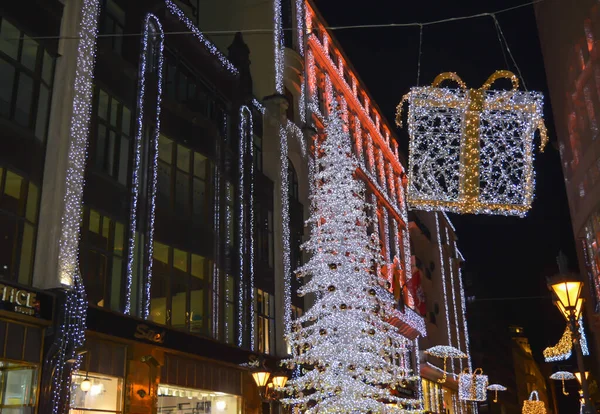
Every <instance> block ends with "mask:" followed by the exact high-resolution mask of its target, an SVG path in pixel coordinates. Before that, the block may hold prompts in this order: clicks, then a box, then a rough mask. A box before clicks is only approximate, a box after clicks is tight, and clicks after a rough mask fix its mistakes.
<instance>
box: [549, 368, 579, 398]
mask: <svg viewBox="0 0 600 414" xmlns="http://www.w3.org/2000/svg"><path fill="white" fill-rule="evenodd" d="M550 379H553V380H557V381H558V380H560V381H561V382H562V392H563V394H564V395H569V393H568V392H567V390H566V389H565V380H567V381H568V380H574V379H575V375H573V374H572V373H571V372H569V371H557V372H555V373H554V374H552V375H550Z"/></svg>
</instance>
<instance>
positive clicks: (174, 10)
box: [165, 0, 239, 75]
mask: <svg viewBox="0 0 600 414" xmlns="http://www.w3.org/2000/svg"><path fill="white" fill-rule="evenodd" d="M165 3H166V5H167V9H168V10H169V12H170V13H171V14H173V15H174V16H175V17H177V18H178V19H179V20H180V21H181V22H182V23H183V24H184V25H185V26H186V28H187V29H188V31H190V32H192V33H193V34H194V36H196V38H197V39H198V40H199V41H200V42H201V43H202V44H203V46H204V47H205V48H206V49H207V50H208V51H209V52H210V54H212V55H213V56H215V57H216V58H217V59H218V60H219V62H221V65H223V67H224V68H225V69H227V70H228V71H229V72H231V73H233V74H236V75H237V74H238V73H239V71H238V69H237V68H236V67H235V66H234V65H233V64H232V63H231V62H230V61H229V59H227V57H226V56H225V55H224V54H223V53H221V51H220V50H219V48H217V47H216V46H215V45H214V44H213V43H212V42H211V41H210V40H208V39H207V38H206V37H205V36H204V33H202V32H201V31H200V30H199V29H198V27H197V26H196V25H195V24H194V23H193V22H192V21H191V20H190V19H189V18H188V17H187V16H186V15H185V12H184V11H183V10H181V9H180V8H179V7H178V6H177V5H176V4H175V2H173V0H165Z"/></svg>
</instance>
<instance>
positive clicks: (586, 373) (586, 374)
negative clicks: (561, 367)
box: [574, 371, 590, 385]
mask: <svg viewBox="0 0 600 414" xmlns="http://www.w3.org/2000/svg"><path fill="white" fill-rule="evenodd" d="M574 375H575V378H577V381H579V385H581V372H574ZM589 376H590V372H589V371H585V379H588V377H589Z"/></svg>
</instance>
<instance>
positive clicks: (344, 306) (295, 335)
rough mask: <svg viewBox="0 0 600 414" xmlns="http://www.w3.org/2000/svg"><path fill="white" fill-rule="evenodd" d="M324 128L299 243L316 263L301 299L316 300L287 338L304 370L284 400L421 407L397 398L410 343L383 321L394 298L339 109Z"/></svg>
mask: <svg viewBox="0 0 600 414" xmlns="http://www.w3.org/2000/svg"><path fill="white" fill-rule="evenodd" d="M325 124H326V128H325V135H326V138H325V140H324V141H323V142H320V143H319V144H318V148H317V149H316V157H317V160H316V168H315V177H314V179H315V185H314V190H313V194H312V195H311V197H312V198H313V205H314V211H313V212H312V215H311V217H310V219H309V220H308V222H309V224H311V228H312V232H311V238H310V240H309V241H308V242H306V243H305V244H304V245H303V246H302V247H303V249H304V250H305V251H307V252H308V253H310V255H311V259H310V260H309V261H308V262H307V263H306V264H305V265H304V266H301V267H300V268H299V269H298V276H299V277H304V278H305V279H307V281H306V283H305V284H304V286H303V287H301V288H300V289H299V292H298V293H299V295H301V296H303V295H305V294H313V295H315V297H316V300H315V303H314V305H313V306H312V307H311V308H310V309H309V310H308V311H307V312H306V313H305V314H304V315H303V316H301V317H299V318H298V319H296V320H295V321H294V323H293V326H292V332H291V333H290V335H289V336H288V341H289V343H290V345H291V347H292V352H293V355H292V358H291V359H290V360H288V361H286V364H287V366H288V367H289V368H295V367H296V368H297V367H298V366H300V367H301V370H300V375H299V376H297V377H296V378H294V379H292V380H290V381H289V382H288V385H287V386H286V392H287V393H288V394H290V398H287V399H284V403H285V404H289V405H293V406H295V407H297V408H298V409H299V410H300V411H301V412H303V413H307V414H310V413H319V414H322V413H353V414H354V413H356V414H357V413H362V414H364V413H369V412H370V413H373V414H375V413H388V412H389V413H391V412H409V411H406V410H405V409H403V408H402V406H401V405H396V404H397V403H401V404H403V405H408V406H411V405H412V406H416V405H418V403H419V402H418V401H417V400H409V399H403V398H397V397H395V396H393V395H392V394H393V391H392V389H393V388H395V387H397V386H399V385H400V384H401V383H402V382H403V381H405V380H406V379H407V378H408V376H409V375H410V369H409V366H408V363H407V359H408V358H407V356H408V355H407V353H408V341H407V340H406V339H405V338H404V337H402V336H401V335H400V334H399V333H398V332H397V330H396V328H395V327H394V326H392V325H390V324H388V323H387V322H385V321H384V318H385V313H386V309H390V308H391V307H392V303H391V296H383V292H384V291H385V289H383V288H381V287H380V284H379V280H378V276H377V274H378V273H377V272H376V268H377V266H378V265H379V261H380V255H379V246H378V244H377V243H376V242H375V238H374V237H373V238H371V237H369V235H368V232H367V226H368V224H369V219H368V217H367V213H366V210H367V209H368V208H370V206H368V205H367V204H366V202H365V188H364V184H363V183H362V182H361V181H359V180H356V179H354V178H353V173H354V172H355V171H356V168H357V161H356V159H355V158H354V157H353V156H352V154H351V151H350V149H351V143H350V136H349V134H348V131H347V128H346V127H345V125H344V123H343V121H342V119H341V117H340V114H339V112H338V110H337V107H336V105H335V104H334V106H333V107H332V108H331V110H330V113H329V116H328V118H327V120H326V122H325ZM384 298H385V299H384ZM388 298H389V299H388Z"/></svg>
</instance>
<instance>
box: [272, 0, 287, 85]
mask: <svg viewBox="0 0 600 414" xmlns="http://www.w3.org/2000/svg"><path fill="white" fill-rule="evenodd" d="M281 19H282V17H281V0H273V23H274V29H275V30H273V55H274V61H275V90H276V91H277V93H280V94H282V93H283V73H284V70H285V55H284V46H283V24H282V20H281Z"/></svg>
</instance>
